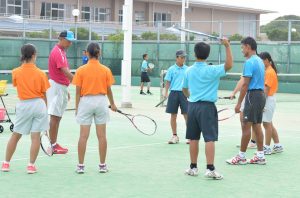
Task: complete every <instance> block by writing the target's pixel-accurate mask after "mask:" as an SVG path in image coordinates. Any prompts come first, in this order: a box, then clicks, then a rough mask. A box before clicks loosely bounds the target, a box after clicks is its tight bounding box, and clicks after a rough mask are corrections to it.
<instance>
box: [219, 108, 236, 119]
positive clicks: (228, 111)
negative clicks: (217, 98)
mask: <svg viewBox="0 0 300 198" xmlns="http://www.w3.org/2000/svg"><path fill="white" fill-rule="evenodd" d="M235 114H236V113H235V111H234V109H232V108H224V109H221V110H219V111H218V121H224V120H228V119H229V118H231V117H233V116H234V115H235Z"/></svg>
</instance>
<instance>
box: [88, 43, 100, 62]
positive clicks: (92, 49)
mask: <svg viewBox="0 0 300 198" xmlns="http://www.w3.org/2000/svg"><path fill="white" fill-rule="evenodd" d="M87 51H88V52H89V56H90V58H99V56H100V46H99V44H98V43H94V42H93V43H90V44H89V45H88V47H87Z"/></svg>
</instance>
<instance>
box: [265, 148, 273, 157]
mask: <svg viewBox="0 0 300 198" xmlns="http://www.w3.org/2000/svg"><path fill="white" fill-rule="evenodd" d="M264 154H265V155H271V154H272V149H271V148H270V147H268V148H267V147H266V146H264Z"/></svg>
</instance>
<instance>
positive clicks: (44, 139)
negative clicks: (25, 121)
mask: <svg viewBox="0 0 300 198" xmlns="http://www.w3.org/2000/svg"><path fill="white" fill-rule="evenodd" d="M41 147H42V149H43V151H44V152H45V154H46V155H49V156H51V155H52V154H53V148H52V145H51V142H50V139H49V137H48V136H47V135H46V134H43V135H42V136H41Z"/></svg>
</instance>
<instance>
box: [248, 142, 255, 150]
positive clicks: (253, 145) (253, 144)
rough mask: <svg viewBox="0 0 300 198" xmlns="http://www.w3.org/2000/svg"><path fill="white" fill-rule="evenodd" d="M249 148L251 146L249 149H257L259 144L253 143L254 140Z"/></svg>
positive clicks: (249, 145)
mask: <svg viewBox="0 0 300 198" xmlns="http://www.w3.org/2000/svg"><path fill="white" fill-rule="evenodd" d="M247 148H249V149H256V148H257V145H256V143H253V142H251V141H250V142H249V144H248V147H247Z"/></svg>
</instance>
